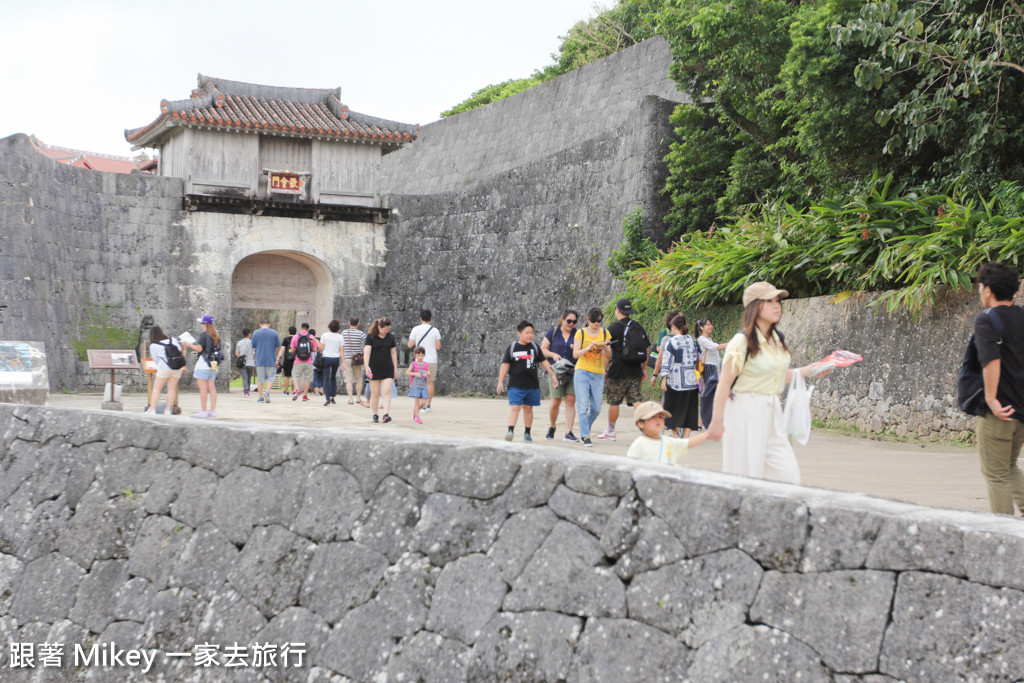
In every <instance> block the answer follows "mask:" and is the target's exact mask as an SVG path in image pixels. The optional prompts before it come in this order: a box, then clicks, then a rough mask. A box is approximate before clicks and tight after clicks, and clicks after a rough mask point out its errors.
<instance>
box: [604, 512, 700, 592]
mask: <svg viewBox="0 0 1024 683" xmlns="http://www.w3.org/2000/svg"><path fill="white" fill-rule="evenodd" d="M636 531H637V534H636V538H635V540H634V541H633V545H632V547H629V548H628V550H626V551H625V552H624V553H623V554H622V555H621V556H620V557H619V559H618V562H616V563H615V573H616V574H618V575H619V578H621V579H623V580H629V579H632V578H633V577H634V576H636V575H637V574H641V573H643V572H646V571H649V570H651V569H658V568H659V567H664V566H666V565H669V564H672V563H674V562H677V561H679V560H681V559H683V558H684V557H687V553H686V548H684V547H683V544H682V543H680V542H679V539H678V538H676V535H675V534H674V533H672V529H670V528H669V526H668V524H666V523H665V522H664V521H663V520H662V519H660V518H658V517H653V516H645V517H641V518H640V520H639V522H638V523H637V526H636ZM601 545H602V548H604V547H605V542H604V536H602V542H601ZM605 554H606V555H607V554H608V552H607V550H605Z"/></svg>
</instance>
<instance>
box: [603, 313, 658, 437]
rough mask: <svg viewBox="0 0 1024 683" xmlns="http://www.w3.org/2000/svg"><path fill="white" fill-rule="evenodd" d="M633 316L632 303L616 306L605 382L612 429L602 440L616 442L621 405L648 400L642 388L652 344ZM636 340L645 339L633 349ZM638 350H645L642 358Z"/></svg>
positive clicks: (604, 434) (606, 432)
mask: <svg viewBox="0 0 1024 683" xmlns="http://www.w3.org/2000/svg"><path fill="white" fill-rule="evenodd" d="M631 315H633V304H632V302H630V300H629V299H619V300H618V302H616V304H615V322H613V323H612V324H611V325H609V326H608V334H609V335H610V336H611V347H612V362H611V364H610V365H609V366H608V373H607V378H606V379H605V382H604V399H605V401H607V402H608V428H607V429H605V430H604V432H603V433H601V434H598V435H597V438H598V439H599V440H601V441H615V421H616V420H618V419H619V406H620V405H621V404H622V401H623V400H625V401H626V405H630V406H632V405H635V404H638V403H640V402H642V401H643V400H644V399H643V395H642V394H641V393H640V388H641V386H642V385H643V382H644V380H645V379H647V354H648V353H649V352H650V348H651V343H650V340H649V339H648V337H647V330H645V329H644V328H643V325H641V324H640V323H638V322H637V321H635V320H633V319H632V318H631V317H630V316H631ZM627 330H628V332H627ZM627 335H628V336H627ZM633 339H636V340H642V343H639V344H634V345H633V346H634V348H632V349H631V348H630V340H633ZM638 348H642V355H637V353H636V352H637V350H638Z"/></svg>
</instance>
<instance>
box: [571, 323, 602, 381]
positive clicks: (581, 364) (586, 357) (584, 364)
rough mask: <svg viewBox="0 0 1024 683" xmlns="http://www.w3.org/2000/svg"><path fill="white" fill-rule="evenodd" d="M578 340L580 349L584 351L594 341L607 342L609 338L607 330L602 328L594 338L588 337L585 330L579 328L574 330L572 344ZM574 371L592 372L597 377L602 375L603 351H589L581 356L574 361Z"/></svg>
mask: <svg viewBox="0 0 1024 683" xmlns="http://www.w3.org/2000/svg"><path fill="white" fill-rule="evenodd" d="M576 339H579V340H581V341H580V349H581V350H582V349H585V348H587V347H588V346H590V345H591V344H592V343H594V342H596V341H603V342H607V341H608V340H609V339H610V337H609V336H608V330H606V329H604V328H603V327H602V328H601V329H599V330H598V331H597V334H596V335H594V336H591V335H590V332H589V331H588V330H587V328H585V327H584V328H581V329H579V330H576V334H575V335H574V336H573V342H574V343H575V340H576ZM576 369H577V370H586V371H587V372H593V373H595V374H598V375H603V374H604V351H603V350H601V349H591V350H590V351H588V352H587V353H585V354H583V355H582V356H580V357H579V358H577V359H576Z"/></svg>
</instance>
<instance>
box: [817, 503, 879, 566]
mask: <svg viewBox="0 0 1024 683" xmlns="http://www.w3.org/2000/svg"><path fill="white" fill-rule="evenodd" d="M883 520H884V517H882V516H881V515H879V514H877V513H874V512H867V511H864V510H854V509H849V508H840V507H835V506H830V505H812V506H811V508H810V531H809V533H808V535H807V541H806V542H805V543H804V553H803V560H802V561H801V563H800V571H802V572H824V571H833V570H836V569H861V568H863V567H864V566H865V564H866V563H867V558H868V553H870V552H871V547H872V546H873V545H874V543H875V539H876V538H878V532H879V531H880V530H881V528H882V522H883Z"/></svg>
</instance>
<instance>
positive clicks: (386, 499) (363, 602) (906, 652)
mask: <svg viewBox="0 0 1024 683" xmlns="http://www.w3.org/2000/svg"><path fill="white" fill-rule="evenodd" d="M0 425H3V428H2V431H0V434H2V437H0V471H2V476H0V640H2V641H3V642H2V645H3V647H2V648H0V671H2V672H3V675H2V678H3V680H5V681H8V680H10V681H22V680H39V679H41V678H37V675H39V676H42V675H43V674H41V673H40V671H39V670H38V669H37V670H29V669H15V668H11V661H12V660H11V657H12V654H11V652H12V649H11V647H10V644H11V643H14V644H16V645H17V646H18V647H21V646H22V645H24V644H33V645H34V646H35V648H37V649H36V652H38V648H39V645H40V644H44V643H51V644H53V643H58V644H62V645H63V646H64V648H65V652H66V653H67V656H65V657H64V658H63V660H62V663H63V666H64V668H63V670H62V671H59V672H58V671H56V670H51V671H50V672H44V673H49V674H52V676H51V677H52V678H59V679H60V680H111V679H112V678H113V677H115V676H116V677H117V678H119V679H120V678H128V679H131V680H156V679H157V677H162V680H168V681H183V680H275V681H276V680H296V681H298V680H302V681H305V680H316V681H326V680H353V681H410V680H423V681H445V682H451V681H462V680H466V681H493V680H510V681H541V680H548V681H553V680H566V681H588V682H589V681H614V682H615V683H619V682H621V681H627V680H629V681H641V680H642V681H655V680H664V681H681V680H693V681H716V680H722V681H732V680H780V681H781V680H785V681H791V680H805V681H843V682H844V683H845V682H852V681H868V680H870V681H887V680H906V681H936V680H943V681H1015V680H1018V679H1019V678H1020V672H1021V671H1022V670H1024V573H1022V572H1021V571H1020V566H1021V563H1022V562H1024V531H1022V529H1021V526H1020V522H1019V521H1018V520H1014V519H1011V518H1001V517H996V516H992V515H982V514H975V513H964V512H953V511H943V510H931V509H925V508H920V507H916V506H912V505H908V504H902V503H896V502H890V501H884V500H878V499H871V498H868V497H865V496H859V495H851V494H842V493H834V492H828V491H823V490H815V489H808V488H801V487H792V486H786V485H781V484H772V483H767V482H761V481H756V480H747V479H743V478H738V477H730V476H725V475H718V474H715V473H710V472H702V471H697V470H688V469H684V468H672V467H668V466H649V465H648V466H645V465H642V464H640V463H638V462H635V461H631V460H628V459H625V458H620V457H612V456H595V455H581V454H580V453H579V452H576V451H573V452H569V451H563V450H559V449H545V450H544V451H543V452H542V453H539V452H537V451H534V450H532V449H530V448H528V447H525V446H519V445H511V444H508V445H506V444H504V443H503V442H484V441H476V442H474V441H458V442H448V441H442V440H428V441H426V442H424V441H423V440H422V439H415V440H413V439H406V438H402V437H400V436H395V435H388V437H386V438H385V437H381V436H378V435H374V434H371V433H342V432H338V431H332V430H304V431H302V432H301V433H299V432H292V431H287V430H281V429H271V428H268V427H265V426H258V425H244V424H236V425H230V426H228V425H222V424H210V423H204V422H200V421H195V420H191V419H190V418H166V419H163V420H158V419H154V418H147V417H145V416H141V415H122V416H114V415H111V414H109V413H107V414H104V413H100V412H86V411H74V410H55V409H47V408H39V407H27V406H9V405H2V406H0ZM110 642H113V643H115V646H116V648H118V649H121V650H132V649H134V650H138V651H141V653H144V655H145V658H143V656H142V654H140V655H138V661H139V665H138V666H137V667H135V668H133V669H130V668H128V667H127V665H126V666H125V667H122V668H119V669H111V668H107V669H104V668H101V667H98V666H96V664H95V662H92V663H91V664H90V665H89V666H85V665H84V664H82V663H81V661H80V662H79V663H78V665H77V666H76V664H75V661H74V658H73V657H72V655H73V653H74V652H75V647H76V646H79V647H80V648H82V649H83V651H85V652H90V651H92V650H91V648H92V647H93V646H94V645H100V644H101V643H110ZM264 644H273V646H274V647H275V650H276V651H277V654H278V655H279V656H278V658H277V659H276V663H275V664H274V665H272V666H271V665H267V662H266V660H265V659H261V660H259V662H258V664H259V665H258V666H254V665H253V662H254V661H256V660H255V657H256V654H255V652H256V650H255V647H254V646H256V645H260V646H262V645H264ZM284 644H287V645H288V652H287V653H286V654H287V656H285V653H282V652H281V650H280V647H281V646H282V645H284ZM204 645H205V646H206V648H205V649H206V650H207V651H209V650H210V649H211V648H212V650H213V652H214V659H215V660H216V661H217V662H218V663H219V664H217V665H211V666H210V667H208V668H199V667H197V665H196V663H195V659H194V656H195V654H196V653H197V652H198V651H199V650H200V649H201V648H202V647H203V646H204ZM104 647H107V648H109V645H107V646H104ZM16 649H17V648H16ZM19 651H23V649H21V650H19ZM299 651H301V653H302V655H303V657H302V665H301V667H298V666H292V665H294V664H297V661H298V660H297V653H298V652H299ZM173 653H186V656H185V657H174V656H171V655H172V654H173ZM229 656H233V659H231V660H230V661H234V662H236V663H238V662H240V661H243V662H245V663H246V664H247V666H244V667H238V668H234V669H231V670H230V671H229V670H228V669H227V668H225V664H224V663H225V662H226V661H229V660H228V657H229ZM260 656H261V657H262V654H261V655H260ZM144 659H145V660H152V668H151V669H150V670H149V671H148V672H147V673H146V674H145V676H143V675H142V674H141V671H140V669H141V667H142V665H143V661H144ZM283 660H284V661H286V662H287V663H288V664H289V666H287V667H286V666H284V665H283ZM336 676H340V677H342V678H340V679H336V678H335V677H336Z"/></svg>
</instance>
